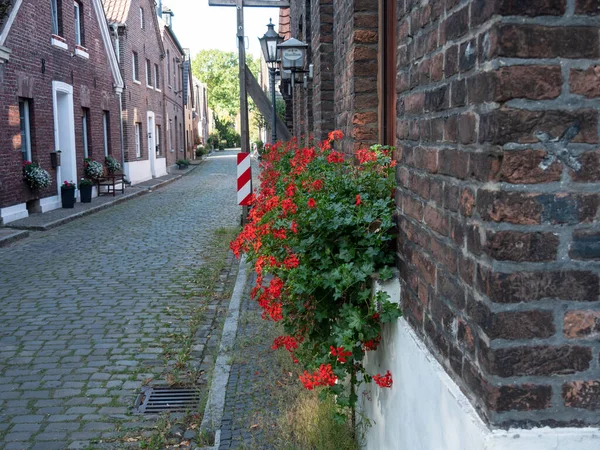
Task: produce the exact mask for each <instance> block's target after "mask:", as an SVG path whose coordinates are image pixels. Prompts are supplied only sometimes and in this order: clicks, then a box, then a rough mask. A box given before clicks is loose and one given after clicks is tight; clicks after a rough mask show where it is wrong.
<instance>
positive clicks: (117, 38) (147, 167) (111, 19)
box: [104, 0, 167, 184]
mask: <svg viewBox="0 0 600 450" xmlns="http://www.w3.org/2000/svg"><path fill="white" fill-rule="evenodd" d="M104 9H105V12H106V18H107V20H108V23H109V26H110V29H111V37H112V40H113V45H114V48H115V51H116V53H117V57H118V60H119V66H120V70H121V74H122V76H123V80H124V82H125V92H124V95H123V96H122V98H121V103H122V106H121V108H122V129H123V145H124V148H125V151H124V173H125V175H126V176H127V178H128V180H129V181H131V182H132V183H133V184H135V183H140V182H142V181H146V180H149V179H151V178H154V177H160V176H163V175H166V174H167V159H166V154H165V151H164V149H165V146H164V144H163V145H161V142H164V134H165V132H164V130H165V128H166V127H165V125H166V123H165V119H164V117H163V115H164V98H163V81H164V80H163V78H164V77H163V75H164V72H163V59H164V58H165V51H164V47H163V41H162V37H161V32H160V28H159V24H158V17H157V14H156V9H155V3H154V1H152V0H105V1H104Z"/></svg>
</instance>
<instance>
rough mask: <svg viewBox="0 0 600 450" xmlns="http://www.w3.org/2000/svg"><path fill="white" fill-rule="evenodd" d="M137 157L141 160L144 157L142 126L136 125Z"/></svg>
mask: <svg viewBox="0 0 600 450" xmlns="http://www.w3.org/2000/svg"><path fill="white" fill-rule="evenodd" d="M135 156H136V158H141V156H142V124H141V123H136V124H135Z"/></svg>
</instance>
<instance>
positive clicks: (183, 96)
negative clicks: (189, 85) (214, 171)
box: [181, 56, 187, 159]
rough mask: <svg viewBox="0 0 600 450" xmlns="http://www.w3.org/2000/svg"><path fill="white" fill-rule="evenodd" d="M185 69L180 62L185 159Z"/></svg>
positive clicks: (184, 156)
mask: <svg viewBox="0 0 600 450" xmlns="http://www.w3.org/2000/svg"><path fill="white" fill-rule="evenodd" d="M183 58H184V59H183V61H184V62H185V56H184V57H183ZM184 70H185V64H183V63H182V64H181V104H182V105H183V159H187V129H186V127H185V114H186V111H185V104H186V100H187V99H186V98H185V97H186V96H185V95H184V93H185V89H184V87H183V82H184V81H185V77H184V76H183V74H184Z"/></svg>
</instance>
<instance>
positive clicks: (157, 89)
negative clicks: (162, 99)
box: [154, 88, 162, 92]
mask: <svg viewBox="0 0 600 450" xmlns="http://www.w3.org/2000/svg"><path fill="white" fill-rule="evenodd" d="M154 90H155V91H156V92H162V91H161V90H160V89H159V88H154Z"/></svg>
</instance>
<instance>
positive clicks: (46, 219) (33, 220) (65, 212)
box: [0, 159, 204, 247]
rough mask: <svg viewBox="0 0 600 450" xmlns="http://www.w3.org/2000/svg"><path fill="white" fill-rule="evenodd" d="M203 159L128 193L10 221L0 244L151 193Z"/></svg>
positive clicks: (130, 188)
mask: <svg viewBox="0 0 600 450" xmlns="http://www.w3.org/2000/svg"><path fill="white" fill-rule="evenodd" d="M203 161H204V159H202V160H194V161H191V163H190V166H189V167H188V168H187V169H183V170H177V171H175V172H174V173H170V174H168V175H165V176H162V177H159V178H153V179H151V180H148V181H144V182H142V183H139V184H136V185H134V186H125V193H120V192H117V193H116V195H115V196H114V197H113V196H112V195H103V196H100V197H95V198H93V199H92V202H91V203H81V202H77V203H75V207H74V208H72V209H71V208H58V209H54V210H52V211H48V212H45V213H38V214H32V215H30V216H29V217H26V218H24V219H20V220H16V221H14V222H10V223H8V224H6V225H4V226H3V227H1V228H0V247H4V246H6V245H9V244H11V243H13V242H15V241H17V240H19V239H24V238H26V237H27V236H29V234H30V233H29V232H30V231H47V230H50V229H52V228H55V227H58V226H60V225H63V224H65V223H68V222H71V221H72V220H76V219H79V218H80V217H84V216H87V215H89V214H93V213H96V212H98V211H102V210H103V209H106V208H109V207H111V206H114V205H117V204H119V203H122V202H125V201H127V200H130V199H132V198H135V197H139V196H140V195H144V194H148V193H150V192H152V191H153V190H154V189H158V188H161V187H163V186H166V185H168V184H170V183H173V182H174V181H177V180H179V179H180V178H181V177H183V176H184V175H187V174H188V173H190V172H191V171H192V170H194V169H195V168H196V167H198V166H199V165H200V164H202V162H203Z"/></svg>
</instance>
